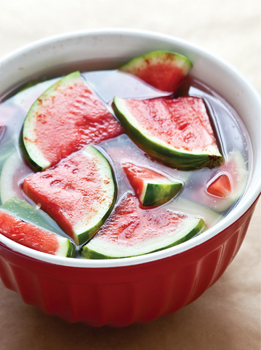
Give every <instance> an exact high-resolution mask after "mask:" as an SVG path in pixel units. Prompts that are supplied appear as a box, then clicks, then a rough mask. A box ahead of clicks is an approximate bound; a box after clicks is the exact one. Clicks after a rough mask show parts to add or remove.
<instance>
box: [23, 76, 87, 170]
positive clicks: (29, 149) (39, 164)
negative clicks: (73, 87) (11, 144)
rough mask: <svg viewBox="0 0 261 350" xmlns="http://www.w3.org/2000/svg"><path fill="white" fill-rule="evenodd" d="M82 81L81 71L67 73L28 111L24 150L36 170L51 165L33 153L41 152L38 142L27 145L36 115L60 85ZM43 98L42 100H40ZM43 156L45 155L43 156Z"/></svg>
mask: <svg viewBox="0 0 261 350" xmlns="http://www.w3.org/2000/svg"><path fill="white" fill-rule="evenodd" d="M77 81H82V78H81V75H80V72H78V71H76V72H73V73H71V74H68V75H66V76H65V77H63V78H62V79H60V80H59V81H57V82H56V83H55V84H53V85H52V86H51V87H49V88H48V89H47V90H46V91H45V92H44V93H43V94H42V95H41V96H40V97H39V98H38V99H37V100H36V101H35V102H34V103H33V104H32V106H31V108H30V109H29V112H28V113H27V116H26V118H25V121H24V125H23V131H22V135H21V138H22V146H23V147H22V151H23V156H24V157H25V159H26V160H27V161H28V163H29V164H30V166H31V168H32V169H34V170H35V171H42V170H45V169H46V168H48V167H49V165H47V163H48V161H47V160H43V159H42V160H41V159H39V157H37V156H36V155H33V153H34V152H35V150H36V154H37V152H39V153H41V151H40V150H38V147H37V144H36V145H35V146H32V145H31V143H30V144H28V146H27V145H26V138H28V139H31V137H32V135H33V133H34V128H35V126H34V122H35V116H37V112H38V111H39V110H40V109H41V107H42V101H44V100H46V99H48V98H49V97H50V96H51V95H52V94H54V93H55V90H57V89H58V88H59V87H66V86H67V85H68V84H70V83H72V82H77ZM40 100H41V101H40ZM42 157H43V156H42Z"/></svg>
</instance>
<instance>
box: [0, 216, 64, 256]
mask: <svg viewBox="0 0 261 350" xmlns="http://www.w3.org/2000/svg"><path fill="white" fill-rule="evenodd" d="M0 233H1V234H2V235H4V236H5V237H7V238H10V239H11V240H13V241H15V242H17V243H20V244H22V245H24V246H26V247H29V248H32V249H35V250H38V251H40V252H43V253H48V254H52V255H55V253H56V252H57V250H58V248H59V242H58V239H57V235H55V234H53V233H49V232H48V231H45V230H44V229H41V228H39V227H37V226H34V225H32V224H30V223H27V222H24V221H22V220H21V219H18V218H16V217H15V216H13V215H11V214H8V213H6V212H5V211H2V210H0Z"/></svg>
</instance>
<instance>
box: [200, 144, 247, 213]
mask: <svg viewBox="0 0 261 350" xmlns="http://www.w3.org/2000/svg"><path fill="white" fill-rule="evenodd" d="M230 161H234V162H235V163H236V166H237V168H236V169H233V171H232V173H229V172H228V171H224V172H223V171H222V168H220V173H219V172H218V173H217V175H216V176H214V178H213V179H211V182H213V181H214V180H215V179H216V178H217V177H219V176H220V175H222V174H223V173H224V174H226V175H227V176H228V177H229V178H230V180H231V182H232V184H233V177H235V176H237V186H235V185H234V186H233V188H232V192H231V193H230V194H229V195H228V196H227V197H222V198H221V197H216V198H217V200H216V201H215V210H216V211H218V212H223V211H225V210H227V209H229V208H230V207H231V206H232V205H233V204H234V203H235V202H236V201H237V200H238V199H239V198H240V197H241V196H242V195H243V193H244V191H245V188H246V185H247V179H248V170H247V166H246V162H245V159H244V157H243V155H242V154H241V152H240V151H239V150H237V149H234V150H232V151H231V152H229V153H228V155H227V159H226V163H229V162H230ZM208 196H211V197H212V196H213V195H211V194H208ZM214 197H215V196H214ZM199 200H200V198H199Z"/></svg>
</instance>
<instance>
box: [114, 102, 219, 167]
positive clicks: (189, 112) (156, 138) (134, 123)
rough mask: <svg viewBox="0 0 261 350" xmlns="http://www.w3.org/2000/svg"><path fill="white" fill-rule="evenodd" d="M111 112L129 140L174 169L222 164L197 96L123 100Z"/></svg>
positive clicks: (202, 106) (207, 119)
mask: <svg viewBox="0 0 261 350" xmlns="http://www.w3.org/2000/svg"><path fill="white" fill-rule="evenodd" d="M113 109H114V111H115V114H116V116H117V117H118V118H119V120H120V121H121V123H122V125H123V127H124V128H125V130H126V133H127V134H128V135H129V137H130V138H131V139H132V140H133V141H134V142H135V143H136V144H137V145H138V146H139V147H140V148H142V149H143V150H144V151H145V152H147V153H148V154H149V155H150V156H151V157H153V158H156V159H157V160H159V161H161V162H163V163H164V164H166V165H169V166H171V167H174V168H178V169H181V170H195V169H199V168H202V167H205V166H207V167H209V168H213V167H215V166H217V165H219V164H220V163H221V161H222V156H221V154H220V152H219V150H218V147H217V144H216V139H215V137H214V134H213V130H212V127H211V124H210V121H209V117H208V115H207V111H206V108H205V105H204V102H203V100H202V99H201V98H198V97H180V98H177V99H166V98H156V99H151V100H124V99H121V98H118V97H115V98H114V103H113Z"/></svg>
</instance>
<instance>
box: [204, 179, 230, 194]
mask: <svg viewBox="0 0 261 350" xmlns="http://www.w3.org/2000/svg"><path fill="white" fill-rule="evenodd" d="M231 191H232V188H231V182H230V179H229V175H227V174H222V175H219V176H218V177H217V178H216V179H215V180H214V181H213V182H211V183H210V184H209V186H208V188H207V192H208V193H210V194H213V196H217V197H228V196H229V195H230V194H231Z"/></svg>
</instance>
